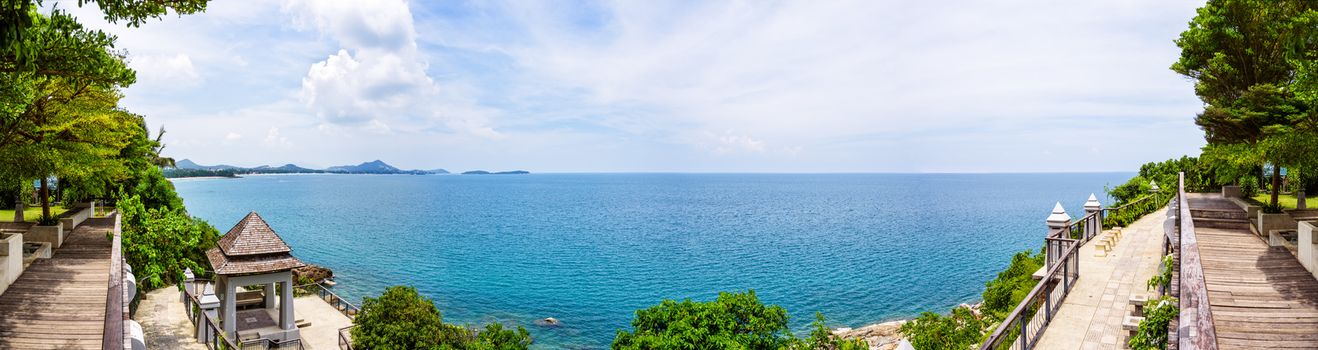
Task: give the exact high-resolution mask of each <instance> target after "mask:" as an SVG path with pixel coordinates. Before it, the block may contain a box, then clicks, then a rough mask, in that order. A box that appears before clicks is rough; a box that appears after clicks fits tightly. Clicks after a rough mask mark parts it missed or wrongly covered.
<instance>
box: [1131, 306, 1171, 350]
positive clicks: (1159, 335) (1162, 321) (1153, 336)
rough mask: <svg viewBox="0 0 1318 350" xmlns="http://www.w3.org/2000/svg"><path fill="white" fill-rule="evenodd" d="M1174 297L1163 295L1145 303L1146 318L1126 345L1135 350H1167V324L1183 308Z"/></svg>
mask: <svg viewBox="0 0 1318 350" xmlns="http://www.w3.org/2000/svg"><path fill="white" fill-rule="evenodd" d="M1176 303H1177V300H1176V298H1173V297H1162V298H1158V299H1154V300H1149V301H1148V302H1146V303H1144V320H1143V321H1140V325H1139V329H1138V330H1136V331H1135V334H1133V335H1131V336H1130V340H1129V341H1127V342H1126V345H1128V346H1130V348H1131V349H1134V350H1155V349H1156V350H1166V349H1167V335H1168V334H1167V325H1168V324H1169V323H1171V320H1172V319H1174V318H1176V317H1177V316H1178V315H1179V314H1180V312H1181V308H1180V307H1179V306H1177V304H1176Z"/></svg>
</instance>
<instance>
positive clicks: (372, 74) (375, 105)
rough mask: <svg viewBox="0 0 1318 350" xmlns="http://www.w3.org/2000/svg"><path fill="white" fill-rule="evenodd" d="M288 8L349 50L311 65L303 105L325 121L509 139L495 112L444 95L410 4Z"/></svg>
mask: <svg viewBox="0 0 1318 350" xmlns="http://www.w3.org/2000/svg"><path fill="white" fill-rule="evenodd" d="M284 11H286V12H289V13H291V14H292V17H293V18H294V22H295V23H296V24H298V25H300V26H302V27H304V28H306V27H311V28H315V29H316V30H318V31H319V32H320V33H321V34H323V35H328V36H331V37H332V38H333V39H334V40H335V41H337V42H338V43H339V45H340V46H341V48H340V49H339V50H338V52H337V53H336V54H334V55H330V56H329V57H328V58H327V59H325V60H324V61H321V62H318V63H315V64H313V65H311V68H310V69H309V71H308V72H307V75H306V77H305V78H303V79H302V89H301V91H300V98H301V100H302V101H303V102H304V103H306V104H307V106H308V107H310V108H311V109H312V110H313V111H315V113H316V115H317V116H319V117H321V118H322V119H323V120H324V121H326V122H328V123H331V124H339V125H344V126H352V127H363V128H365V130H367V131H372V132H376V133H392V132H421V131H425V130H431V129H434V128H435V127H437V126H438V127H444V128H447V131H449V132H454V133H459V134H464V135H472V136H477V137H479V138H484V139H498V138H500V137H501V135H500V134H499V133H498V132H497V131H495V129H494V127H493V126H492V120H491V118H490V115H491V114H490V113H486V112H484V111H482V109H481V108H479V107H476V106H475V103H474V101H471V100H469V99H464V98H461V97H460V96H453V95H452V94H448V93H446V92H445V91H442V90H441V88H440V85H439V84H438V83H437V82H435V81H434V79H432V78H431V77H430V75H429V73H427V69H428V67H429V64H428V63H427V62H426V57H425V55H424V54H423V53H421V52H420V51H418V49H417V44H416V30H415V28H414V26H413V22H412V13H411V11H410V9H409V8H408V6H407V3H405V2H403V1H401V0H399V1H378V2H370V3H367V2H357V1H292V2H289V3H288V4H286V5H285V6H284Z"/></svg>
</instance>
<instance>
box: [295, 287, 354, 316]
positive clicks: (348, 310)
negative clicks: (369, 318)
mask: <svg viewBox="0 0 1318 350" xmlns="http://www.w3.org/2000/svg"><path fill="white" fill-rule="evenodd" d="M293 289H294V290H300V291H303V292H306V293H308V294H311V293H314V294H316V295H318V296H320V299H321V300H324V301H325V302H326V303H329V304H330V306H333V307H334V309H335V310H339V312H341V313H343V315H344V316H348V319H353V318H356V317H357V314H358V313H360V312H361V311H362V309H361V308H359V307H357V305H353V304H352V303H351V302H349V301H348V300H347V299H343V297H340V296H339V295H338V294H334V291H331V290H329V288H325V286H324V285H321V284H320V283H312V284H303V285H298V286H296V287H293Z"/></svg>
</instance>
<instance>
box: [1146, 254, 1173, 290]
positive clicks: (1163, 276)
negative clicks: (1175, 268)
mask: <svg viewBox="0 0 1318 350" xmlns="http://www.w3.org/2000/svg"><path fill="white" fill-rule="evenodd" d="M1171 283H1172V256H1171V254H1168V255H1167V256H1164V257H1162V265H1161V266H1159V267H1158V274H1156V275H1153V277H1151V278H1149V282H1148V283H1147V284H1148V289H1157V288H1165V287H1167V286H1169V285H1171Z"/></svg>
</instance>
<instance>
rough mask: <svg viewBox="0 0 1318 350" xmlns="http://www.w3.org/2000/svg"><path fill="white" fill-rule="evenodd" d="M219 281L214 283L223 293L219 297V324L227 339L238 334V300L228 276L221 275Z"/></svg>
mask: <svg viewBox="0 0 1318 350" xmlns="http://www.w3.org/2000/svg"><path fill="white" fill-rule="evenodd" d="M218 280H219V283H217V284H216V285H215V287H217V288H216V291H219V292H221V293H223V294H224V296H223V298H221V299H220V324H221V325H222V326H221V327H223V328H224V336H226V337H229V339H237V338H235V336H236V335H237V334H238V300H237V298H236V296H235V295H234V293H235V292H236V291H235V290H234V286H233V285H231V284H230V283H229V278H228V277H225V276H221V277H220V278H219V279H218Z"/></svg>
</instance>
